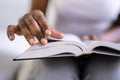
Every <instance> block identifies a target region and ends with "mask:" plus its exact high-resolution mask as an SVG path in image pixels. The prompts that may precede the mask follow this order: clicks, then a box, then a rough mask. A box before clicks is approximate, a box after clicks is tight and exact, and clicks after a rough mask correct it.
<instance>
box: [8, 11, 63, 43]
mask: <svg viewBox="0 0 120 80" xmlns="http://www.w3.org/2000/svg"><path fill="white" fill-rule="evenodd" d="M15 34H17V35H23V36H24V37H25V39H26V40H27V41H28V43H29V44H30V45H34V44H35V43H36V41H35V39H34V38H35V37H36V38H37V40H38V41H39V42H40V43H41V44H42V45H45V44H47V37H48V36H51V37H54V38H62V37H63V34H62V33H60V32H58V31H56V30H55V29H53V28H52V27H50V25H49V24H48V23H47V21H46V19H45V17H44V14H43V13H42V12H41V11H40V10H34V11H31V12H30V13H28V14H26V15H24V16H23V17H22V18H21V20H20V21H19V23H18V25H9V26H8V28H7V35H8V38H9V39H10V40H11V41H12V40H14V39H15Z"/></svg>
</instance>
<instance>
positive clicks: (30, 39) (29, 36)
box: [18, 21, 36, 45]
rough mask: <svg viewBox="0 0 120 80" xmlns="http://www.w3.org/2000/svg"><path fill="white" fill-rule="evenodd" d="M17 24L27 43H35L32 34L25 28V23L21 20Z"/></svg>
mask: <svg viewBox="0 0 120 80" xmlns="http://www.w3.org/2000/svg"><path fill="white" fill-rule="evenodd" d="M18 26H19V28H20V29H21V31H22V33H23V35H24V37H25V39H26V40H27V41H28V43H29V44H30V45H34V44H35V43H36V42H35V39H34V36H33V35H32V34H31V33H30V31H29V29H28V28H27V25H26V24H25V23H24V22H22V21H21V22H20V24H19V25H18Z"/></svg>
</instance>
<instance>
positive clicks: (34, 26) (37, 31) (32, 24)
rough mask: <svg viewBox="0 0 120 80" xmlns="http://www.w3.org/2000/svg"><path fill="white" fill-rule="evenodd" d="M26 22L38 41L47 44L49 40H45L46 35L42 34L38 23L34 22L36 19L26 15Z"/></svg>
mask: <svg viewBox="0 0 120 80" xmlns="http://www.w3.org/2000/svg"><path fill="white" fill-rule="evenodd" d="M24 21H25V23H26V25H27V27H28V29H29V31H30V32H31V33H32V34H33V35H34V36H35V37H36V38H37V39H38V41H39V42H40V43H41V44H42V45H45V44H47V40H46V38H45V35H44V33H43V32H42V30H41V28H40V27H39V25H38V24H37V22H36V21H35V20H34V18H33V17H32V16H31V15H26V17H25V19H24Z"/></svg>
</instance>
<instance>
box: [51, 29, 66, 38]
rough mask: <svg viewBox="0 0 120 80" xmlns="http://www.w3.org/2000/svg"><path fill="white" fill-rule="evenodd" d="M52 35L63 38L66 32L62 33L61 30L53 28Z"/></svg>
mask: <svg viewBox="0 0 120 80" xmlns="http://www.w3.org/2000/svg"><path fill="white" fill-rule="evenodd" d="M51 37H53V38H57V39H61V38H63V37H64V34H62V33H61V32H59V31H57V30H55V29H53V28H52V29H51Z"/></svg>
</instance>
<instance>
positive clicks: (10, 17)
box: [0, 0, 31, 80]
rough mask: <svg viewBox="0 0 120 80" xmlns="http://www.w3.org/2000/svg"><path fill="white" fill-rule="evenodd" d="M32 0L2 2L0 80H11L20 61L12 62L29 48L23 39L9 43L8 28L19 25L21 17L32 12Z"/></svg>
mask: <svg viewBox="0 0 120 80" xmlns="http://www.w3.org/2000/svg"><path fill="white" fill-rule="evenodd" d="M30 2H31V0H0V80H10V78H11V75H13V73H14V71H15V69H16V68H17V66H18V65H19V63H20V61H18V62H15V61H12V59H13V58H15V57H16V56H18V55H19V54H21V53H22V52H23V51H24V50H25V49H27V48H28V47H29V45H28V43H27V42H26V41H25V39H24V38H23V37H18V36H16V39H15V40H14V41H9V40H8V38H7V35H6V28H7V26H8V25H9V24H15V25H16V24H17V22H18V20H19V19H20V17H22V16H23V15H24V14H25V13H26V12H28V11H29V10H30Z"/></svg>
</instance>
